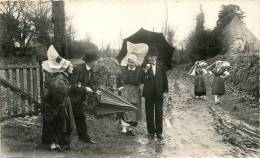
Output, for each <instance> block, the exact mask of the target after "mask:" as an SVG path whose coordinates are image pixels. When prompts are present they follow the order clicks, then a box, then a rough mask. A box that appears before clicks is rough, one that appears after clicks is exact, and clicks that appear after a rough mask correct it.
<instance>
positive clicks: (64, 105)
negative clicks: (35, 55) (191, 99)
mask: <svg viewBox="0 0 260 158" xmlns="http://www.w3.org/2000/svg"><path fill="white" fill-rule="evenodd" d="M158 55H159V52H158V50H157V49H156V48H154V47H151V48H149V51H148V54H147V56H148V62H147V63H145V64H143V65H138V64H137V62H136V61H137V56H136V55H134V53H133V54H131V55H130V56H129V57H128V59H127V66H126V67H122V73H121V74H120V75H119V76H118V79H117V88H118V91H119V95H121V96H122V97H124V98H125V99H126V100H127V101H129V102H130V103H132V104H133V105H135V106H136V107H137V110H136V111H128V112H124V113H118V114H117V116H118V120H119V123H120V124H121V125H122V132H123V133H124V134H126V135H130V136H133V135H135V133H134V132H133V127H134V126H137V123H138V121H139V120H140V119H141V97H142V96H143V97H144V98H145V111H146V122H147V131H148V136H149V138H152V139H153V138H154V137H155V136H157V139H162V138H163V137H162V133H163V120H162V117H163V98H164V95H165V94H166V93H167V92H168V81H167V75H166V68H165V66H164V65H163V64H162V63H160V62H159V61H158V60H157V59H158ZM47 56H48V60H46V61H44V62H43V63H42V69H43V71H45V75H46V77H45V78H46V80H45V87H46V90H45V95H44V99H43V101H44V107H43V109H42V115H43V131H42V143H43V144H44V145H46V147H48V148H49V149H51V150H58V151H63V150H68V149H69V148H70V137H71V132H72V129H73V128H74V126H75V125H76V129H77V134H78V139H79V141H82V142H85V143H91V144H93V143H95V142H94V141H93V140H92V139H91V138H90V136H89V134H88V132H87V124H86V120H85V114H84V108H85V101H86V99H87V98H88V97H89V96H91V95H90V94H93V92H95V94H97V95H98V94H100V91H99V90H98V88H99V86H100V85H99V84H98V83H97V80H95V79H94V77H93V72H92V68H93V66H94V63H95V61H96V60H97V59H98V56H97V54H96V53H93V52H92V53H90V54H87V55H85V56H84V57H83V60H84V61H85V63H83V64H81V65H79V66H77V67H76V68H73V65H72V63H71V62H70V61H69V60H66V59H64V58H62V57H60V56H59V54H58V52H57V51H56V49H55V48H54V47H53V46H52V45H51V46H50V47H49V49H48V51H47ZM141 84H143V85H144V86H143V90H142V92H141V89H140V85H141Z"/></svg>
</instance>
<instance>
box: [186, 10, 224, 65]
mask: <svg viewBox="0 0 260 158" xmlns="http://www.w3.org/2000/svg"><path fill="white" fill-rule="evenodd" d="M204 18H205V17H204V13H203V11H202V9H201V12H200V13H199V14H198V15H197V17H196V27H195V30H194V32H192V33H191V35H190V37H189V39H188V43H187V46H186V51H187V54H188V57H189V58H190V59H191V61H196V60H206V59H208V58H210V57H213V56H215V55H216V54H218V53H219V52H221V49H222V45H221V42H220V39H219V36H218V34H217V33H216V32H215V31H211V30H206V29H205V28H204V22H205V20H204Z"/></svg>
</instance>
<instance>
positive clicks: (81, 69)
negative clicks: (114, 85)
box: [70, 52, 98, 144]
mask: <svg viewBox="0 0 260 158" xmlns="http://www.w3.org/2000/svg"><path fill="white" fill-rule="evenodd" d="M97 58H98V56H97V54H96V53H95V52H89V54H86V55H85V56H84V57H83V58H82V60H83V61H85V63H83V64H81V65H79V66H78V67H76V68H75V70H74V71H73V74H72V77H71V95H70V98H71V104H72V109H73V114H74V119H75V124H76V128H77V133H78V138H79V140H80V141H83V142H85V143H90V144H94V143H95V142H94V141H93V140H91V139H90V136H89V135H88V132H87V124H86V121H85V115H84V102H85V100H86V98H87V97H90V95H91V93H92V92H93V91H94V90H95V91H96V90H97V88H98V87H97V82H96V80H95V79H94V78H93V72H92V68H91V67H92V66H93V63H94V61H96V59H97Z"/></svg>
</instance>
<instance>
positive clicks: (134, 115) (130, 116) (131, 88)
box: [121, 85, 141, 125]
mask: <svg viewBox="0 0 260 158" xmlns="http://www.w3.org/2000/svg"><path fill="white" fill-rule="evenodd" d="M121 96H122V97H123V98H125V99H126V100H127V101H129V102H130V103H132V104H133V105H134V106H136V108H137V110H135V111H128V112H125V113H124V114H123V119H124V121H126V122H127V123H130V124H131V125H136V124H137V122H138V121H139V120H140V119H141V90H140V88H139V86H135V85H124V88H123V89H122V91H121Z"/></svg>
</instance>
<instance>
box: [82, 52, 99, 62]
mask: <svg viewBox="0 0 260 158" xmlns="http://www.w3.org/2000/svg"><path fill="white" fill-rule="evenodd" d="M97 59H98V55H97V54H96V53H95V52H92V51H91V52H88V53H86V54H85V55H84V56H83V57H82V60H83V61H85V62H86V63H89V62H92V61H95V60H97Z"/></svg>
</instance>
